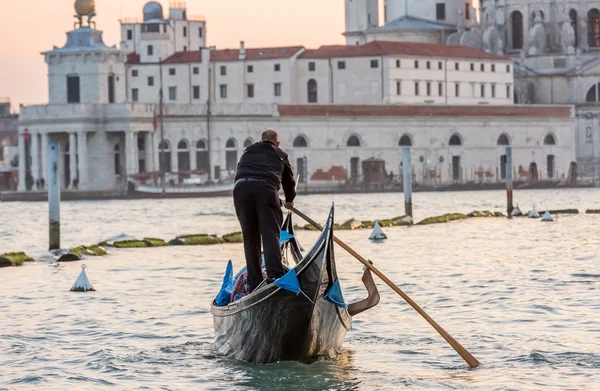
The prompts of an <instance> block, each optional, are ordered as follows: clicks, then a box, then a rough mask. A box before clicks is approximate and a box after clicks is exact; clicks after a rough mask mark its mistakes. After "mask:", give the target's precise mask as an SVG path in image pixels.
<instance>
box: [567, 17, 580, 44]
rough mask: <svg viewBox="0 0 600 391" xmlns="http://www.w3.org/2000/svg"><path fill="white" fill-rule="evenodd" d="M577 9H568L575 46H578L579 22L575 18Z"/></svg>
mask: <svg viewBox="0 0 600 391" xmlns="http://www.w3.org/2000/svg"><path fill="white" fill-rule="evenodd" d="M577 16H578V15H577V11H575V10H574V9H571V10H570V11H569V19H570V20H571V27H573V31H574V32H575V47H577V46H579V29H578V26H579V23H577V22H578V20H579V19H578V18H577Z"/></svg>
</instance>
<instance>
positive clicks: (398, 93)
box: [396, 81, 402, 95]
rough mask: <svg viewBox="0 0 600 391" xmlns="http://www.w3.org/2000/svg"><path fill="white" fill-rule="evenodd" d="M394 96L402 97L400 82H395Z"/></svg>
mask: <svg viewBox="0 0 600 391" xmlns="http://www.w3.org/2000/svg"><path fill="white" fill-rule="evenodd" d="M396 95H402V82H401V81H397V82H396Z"/></svg>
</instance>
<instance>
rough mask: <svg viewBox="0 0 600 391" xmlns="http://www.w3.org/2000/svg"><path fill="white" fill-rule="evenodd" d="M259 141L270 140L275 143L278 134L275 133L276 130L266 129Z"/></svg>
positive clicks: (277, 139)
mask: <svg viewBox="0 0 600 391" xmlns="http://www.w3.org/2000/svg"><path fill="white" fill-rule="evenodd" d="M261 141H270V142H272V143H274V144H276V143H277V141H279V136H278V135H277V132H276V131H274V130H273V129H267V130H265V131H264V132H263V133H262V135H261Z"/></svg>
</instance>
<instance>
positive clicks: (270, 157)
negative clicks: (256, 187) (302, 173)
mask: <svg viewBox="0 0 600 391" xmlns="http://www.w3.org/2000/svg"><path fill="white" fill-rule="evenodd" d="M242 178H254V179H264V180H266V181H267V182H269V183H270V184H272V185H273V186H275V188H276V189H277V190H278V191H279V189H280V188H281V187H282V186H283V192H284V193H285V200H286V201H288V202H291V201H293V200H294V198H296V180H295V179H294V173H293V172H292V166H291V165H290V161H289V160H288V155H287V154H286V153H285V152H283V151H282V150H281V149H279V148H277V147H276V146H275V144H273V143H271V142H269V141H265V142H259V143H255V144H252V145H251V146H249V147H248V148H246V150H245V151H244V153H243V154H242V157H241V159H240V161H239V163H238V167H237V173H236V175H235V180H236V181H237V180H238V179H242Z"/></svg>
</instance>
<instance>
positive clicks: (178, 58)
mask: <svg viewBox="0 0 600 391" xmlns="http://www.w3.org/2000/svg"><path fill="white" fill-rule="evenodd" d="M187 62H202V52H201V51H200V50H195V51H191V52H177V53H175V54H173V55H172V56H171V57H168V58H167V59H165V60H164V61H163V64H176V63H187Z"/></svg>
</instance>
